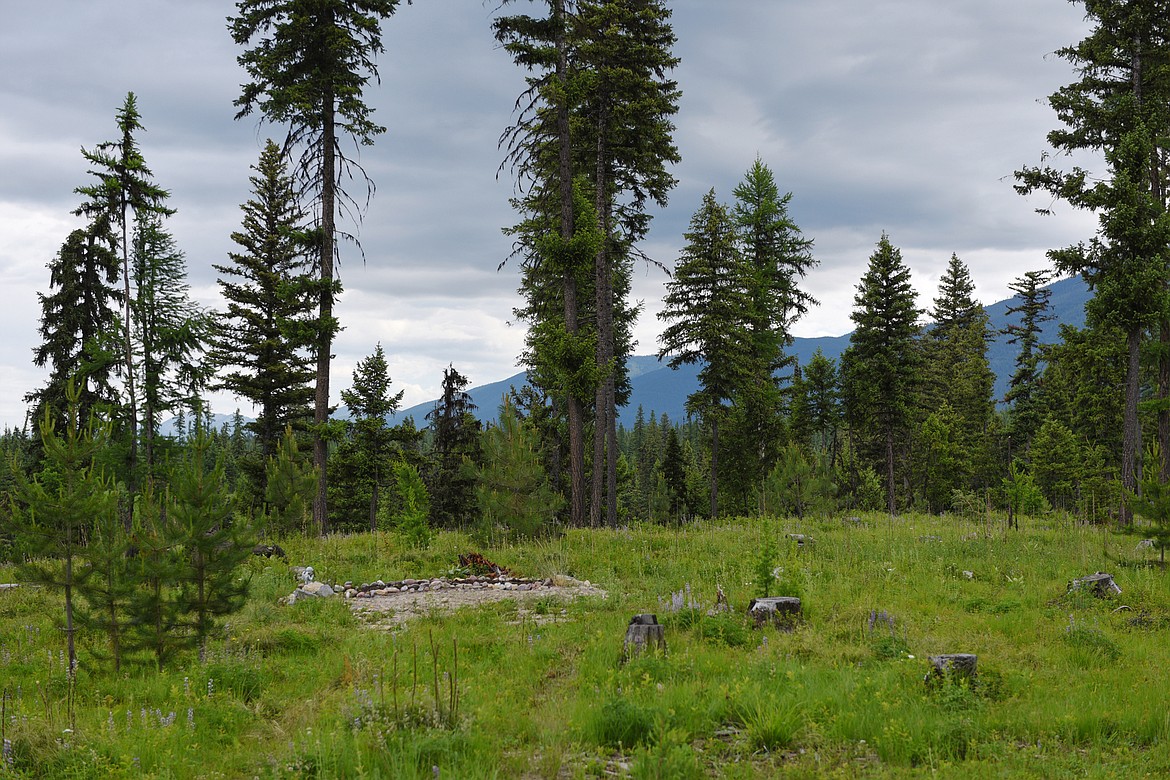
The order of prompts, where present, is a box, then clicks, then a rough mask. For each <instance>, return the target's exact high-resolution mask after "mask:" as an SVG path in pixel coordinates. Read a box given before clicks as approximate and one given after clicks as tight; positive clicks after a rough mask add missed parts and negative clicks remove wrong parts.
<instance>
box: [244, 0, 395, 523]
mask: <svg viewBox="0 0 1170 780" xmlns="http://www.w3.org/2000/svg"><path fill="white" fill-rule="evenodd" d="M397 8H398V0H239V2H237V3H236V9H237V14H238V15H237V16H234V17H232V18H230V19H229V25H228V27H229V30H230V31H231V35H232V40H233V41H235V42H236V44H237V45H240V46H250V47H251V48H248V49H247V50H246V51H245V52H244V53H243V54H241V55H240V56H239V57H238V58H237V60H238V61H239V63H240V65H241V66H243V68H244V70H245V71H247V73H248V76H249V78H251V79H252V80H251V81H250V82H248V83H247V84H245V85H243V88H242V93H241V95H240V97H239V98H237V99H236V101H235V105H236V106H237V107H238V108H239V109H240V110H239V113H237V114H236V118H237V119H240V118H242V117H245V116H247V115H248V114H250V113H252V111H254V110H257V109H258V110H259V111H260V113H261V115H262V117H263V119H264V120H266V121H269V122H274V123H282V124H287V125H288V134H287V136H286V137H285V141H284V149H285V150H286V151H288V150H291V149H294V148H298V147H299V149H300V157H299V158H298V162H297V166H296V174H297V177H298V179H299V181H300V184H301V188H302V191H303V192H304V193H305V194H306V195H307V196H308V197H309V198H310V199H311V203H312V206H311V208H310V211H312V212H313V213H314V214H315V216H316V219H317V230H316V232H315V244H316V266H317V280H318V283H319V285H318V288H317V294H318V327H317V331H316V341H315V353H316V355H315V356H316V361H317V369H316V390H315V396H314V405H313V422H314V434H313V436H314V438H313V462H314V464H315V465H316V467H317V479H318V483H317V493H316V497H315V499H314V501H313V519H314V521H315V522H316V524H317V530H318V532H319V533H321V534H324V533H325V532H326V531H327V530H328V520H327V517H328V514H327V511H326V510H327V498H326V491H327V477H326V473H327V469H326V462H327V460H328V458H329V445H328V441H327V439H326V430H325V429H326V425H327V423H328V421H329V413H330V408H329V363H330V359H331V357H332V346H333V337H334V335H335V334H336V332H337V323H336V321H335V319H334V316H333V302H334V298H335V296H336V295H337V293H338V292H339V290H340V285H339V284H338V282H337V279H336V274H335V272H334V260H335V258H336V254H337V239H338V235H339V233H338V230H337V215H338V213H339V212H340V213H348V214H349V215H351V216H354V217H360V214H361V211H362V209H361V205H360V204H359V203H358V201H357V200H356V199H355V198H354V197H353V196H352V195H351V194H349V193H348V192H347V191H346V190H345V188H344V187H343V186H342V181H343V180H344V179H345V178H347V177H350V178H352V176H353V175H354V174H355V173H356V174H358V175H360V176H362V177H363V178H364V180H365V182H366V184H367V195H369V194H370V193H371V192H372V189H373V184H372V183H371V182H370V180H369V179H368V178H367V177H365V171H364V169H363V168H362V167H361V166H360V165H358V164H357V163H356V162H355V161H353V160H351V159H350V158H349V157H347V156H346V154H345V152H344V146H343V145H342V143H341V140H342V137H343V136H349V138H350V139H351V140H353V142H354V143H355V144H357V145H362V146H368V145H371V144H373V142H374V139H375V138H376V137H377V136H379V135H381V134H382V133H384V132H385V131H386V128H384V127H381V126H379V125H377V124H375V123H374V121H373V120H372V119H371V114H372V113H373V112H372V109H370V107H369V106H368V105H366V103H365V100H364V96H363V90H364V89H365V87H366V85H367V84H368V83H369V81H370V79H371V78H373V79H375V80H377V78H378V69H377V66H376V64H375V59H376V57H377V55H379V54H381V53H382V52H383V50H384V49H383V45H382V21H383V20H385V19H388V18H389V17H390V16H392V15H393V14H394V12H395V10H397ZM367 200H368V198H367Z"/></svg>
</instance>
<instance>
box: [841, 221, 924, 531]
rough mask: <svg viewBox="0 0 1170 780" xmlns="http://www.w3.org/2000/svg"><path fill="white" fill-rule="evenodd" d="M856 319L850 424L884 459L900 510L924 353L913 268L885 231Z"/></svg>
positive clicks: (892, 501)
mask: <svg viewBox="0 0 1170 780" xmlns="http://www.w3.org/2000/svg"><path fill="white" fill-rule="evenodd" d="M853 306H854V308H853V313H852V314H850V318H851V319H852V320H853V323H854V325H855V326H856V327H855V329H854V331H853V333H852V334H851V335H850V337H849V347H848V348H847V349H846V350H845V354H844V355H842V356H841V374H842V384H843V385H846V394H845V395H846V399H847V401H848V406H850V407H852V408H849V409H847V413H848V416H849V419H850V423H851V425H852V426H854V427H855V428H858V429H859V431H858V432H859V433H860V434H861V438H862V439H863V440H864V441H865V442H866V443H867V444H868V449H869V450H870V451H871V452H872V453H873V454H874V455H875V458H874V460H875V461H876V462H878V463H883V464H884V467H885V477H886V480H885V481H886V506H887V509H888V510H889V512H890V514H895V513H896V511H897V506H898V505H897V490H896V484H897V483H896V481H895V478H896V473H897V463H898V460H899V457H900V456H901V455H902V454H903V451H904V449H905V446H906V440H907V437H908V435H909V425H910V420H911V416H912V414H913V412H914V408H915V400H916V397H917V393H918V387H917V386H918V382H919V368H920V365H921V353H920V350H919V346H918V335H919V324H918V318H919V315H920V314H921V313H922V311H921V310H920V309H918V308H917V306H916V296H915V293H914V288H913V286H912V285H911V284H910V269H909V267H907V266H906V264H905V263H904V262H903V261H902V253H901V252H900V251H899V250H898V249H897V248H896V247H895V246H894V245H893V244H891V243H890V239H889V237H888V236H887V235H886V234H885V233H883V234H882V237H881V239H880V240H879V241H878V244H877V249H876V250H875V251H874V253H873V254H872V255H870V258H869V267H868V268H867V270H866V272H865V275H864V276H863V277H862V279H861V283H860V284H858V285H857V295H855V296H854V299H853Z"/></svg>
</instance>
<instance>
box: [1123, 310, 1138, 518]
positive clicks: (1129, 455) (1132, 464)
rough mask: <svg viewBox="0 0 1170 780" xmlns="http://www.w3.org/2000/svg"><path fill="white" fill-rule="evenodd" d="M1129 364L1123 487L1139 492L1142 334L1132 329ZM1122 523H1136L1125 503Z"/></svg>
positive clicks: (1126, 393) (1128, 341)
mask: <svg viewBox="0 0 1170 780" xmlns="http://www.w3.org/2000/svg"><path fill="white" fill-rule="evenodd" d="M1125 343H1126V348H1127V351H1128V360H1127V361H1126V362H1127V365H1126V369H1125V414H1124V416H1123V418H1122V429H1121V486H1122V487H1123V488H1124V489H1125V490H1127V491H1130V492H1136V490H1137V452H1138V442H1139V441H1141V427H1140V426H1141V422H1140V421H1139V420H1138V396H1139V393H1140V391H1141V383H1140V381H1139V380H1140V376H1139V372H1140V369H1141V365H1140V361H1139V358H1140V356H1141V344H1142V331H1141V328H1132V329H1130V331H1129V333H1127V334H1126V338H1125ZM1118 520H1119V521H1120V523H1121V524H1122V525H1131V524H1132V523H1133V512H1131V511H1130V508H1129V504H1128V503H1127V502H1126V501H1125V500H1122V502H1121V507H1120V515H1119V517H1118Z"/></svg>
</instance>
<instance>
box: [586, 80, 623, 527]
mask: <svg viewBox="0 0 1170 780" xmlns="http://www.w3.org/2000/svg"><path fill="white" fill-rule="evenodd" d="M606 99H607V97H606V96H605V95H604V94H603V95H601V96H600V97H599V102H600V103H601V104H602V109H601V113H600V115H599V116H598V117H597V128H596V132H597V158H596V171H595V176H594V178H595V182H594V188H595V189H594V195H593V198H594V206H595V208H596V210H597V223H598V225H597V226H598V229H599V232H600V233H601V244H600V246H599V247H598V249H597V256H596V258H595V262H594V287H595V294H596V300H597V366H598V368H599V369H600V370H601V372H602V373H601V378H600V379H601V381H600V383H599V384H598V386H597V394H596V400H595V404H594V406H595V410H594V415H595V422H594V425H593V505H592V506H591V508H590V520H591V521H592V523H593V524H594V525H599V524H600V522H601V519H602V518H601V507H602V506H603V503H604V506H605V524H606V525H610V526H613V525H616V524H617V452H616V447H615V445H616V440H617V436H616V430H617V427H616V421H615V420H614V416H615V409H614V392H613V386H614V380H613V357H614V332H613V262H612V257H611V256H610V243H609V229H610V210H611V202H610V198H609V171H608V168H607V166H606V155H607V153H608V152H607V149H606V144H605V137H606V133H607V132H608V130H609V122H608V114H607V112H606V110H605V107H604V106H605V101H606ZM611 430H612V431H614V433H613V434H612V435H611ZM603 496H604V502H603Z"/></svg>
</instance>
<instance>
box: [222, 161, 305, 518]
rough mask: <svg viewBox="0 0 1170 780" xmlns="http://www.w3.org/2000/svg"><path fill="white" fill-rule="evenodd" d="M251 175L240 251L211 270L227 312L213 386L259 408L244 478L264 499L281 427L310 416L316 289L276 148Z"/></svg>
mask: <svg viewBox="0 0 1170 780" xmlns="http://www.w3.org/2000/svg"><path fill="white" fill-rule="evenodd" d="M253 170H254V171H255V174H254V175H253V176H252V177H251V178H250V181H251V183H252V198H251V199H250V200H248V201H247V202H246V203H244V204H243V205H242V206H241V209H242V210H243V212H244V218H243V222H242V224H241V226H240V230H238V231H236V232H234V233H232V241H233V242H234V243H235V244H236V246H237V247H238V251H235V252H231V253H229V254H228V259H229V261H230V264H226V265H214V266H213V267H214V268H215V270H216V271H217V272H219V274H220V276H219V287H220V292H221V293H222V294H223V297H224V300H225V301H226V302H227V308H226V309H225V310H224V311H223V312H222V313H221V314H220V316H219V317H218V318H217V327H216V328H215V330H214V333H213V339H212V344H213V347H212V350H211V358H212V362H213V363H214V365H215V366H216V367H217V369H218V370H217V372H216V375H217V379H216V383H215V385H214V386H215V387H216V388H218V389H223V390H228V391H230V392H232V393H234V394H235V395H237V396H240V397H243V398H246V399H247V400H248V401H250V402H251V403H252V404H254V405H255V406H256V409H257V414H256V419H255V421H253V422H250V423H248V429H249V430H250V431H252V433H253V434H255V437H256V444H257V448H258V451H259V452H258V454H259V460H258V462H256V463H253V464H252V465H251V467H250V468H249V469H248V474H249V477H250V478H251V480H252V482H253V487H254V488H255V494H256V495H258V496H263V495H264V493H265V484H266V478H265V476H264V475H265V474H266V469H265V464H266V463H267V462H268V460H269V459H270V458H273V457H275V456H276V451H277V447H278V445H279V444H280V440H281V438H282V436H283V435H284V430H285V427H286V426H292V427H293V429H294V430H295V431H301V432H303V431H306V430H307V429H308V423H309V421H310V420H311V419H312V416H313V412H312V400H313V394H314V390H313V377H314V370H313V358H312V350H313V348H314V345H315V343H316V338H315V322H316V319H315V317H314V314H313V310H314V309H315V302H314V300H313V298H314V295H313V292H314V284H315V283H314V281H313V279H312V278H311V276H310V273H309V270H310V269H309V267H308V265H309V261H308V260H307V258H306V257H305V250H306V247H305V241H304V232H303V231H304V227H305V225H304V222H305V215H304V213H303V212H302V211H301V208H300V206H299V204H298V202H297V195H296V188H295V185H294V183H293V179H292V176H291V175H290V174H289V173H288V170H287V167H286V164H285V159H284V156H283V154H282V153H281V151H280V147H278V146H277V145H276V143H274V142H273V141H271V140H269V141H268V142H267V143H266V144H265V146H264V150H263V151H262V152H261V153H260V159H259V161H258V162H257V163H256V165H255V166H253Z"/></svg>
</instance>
